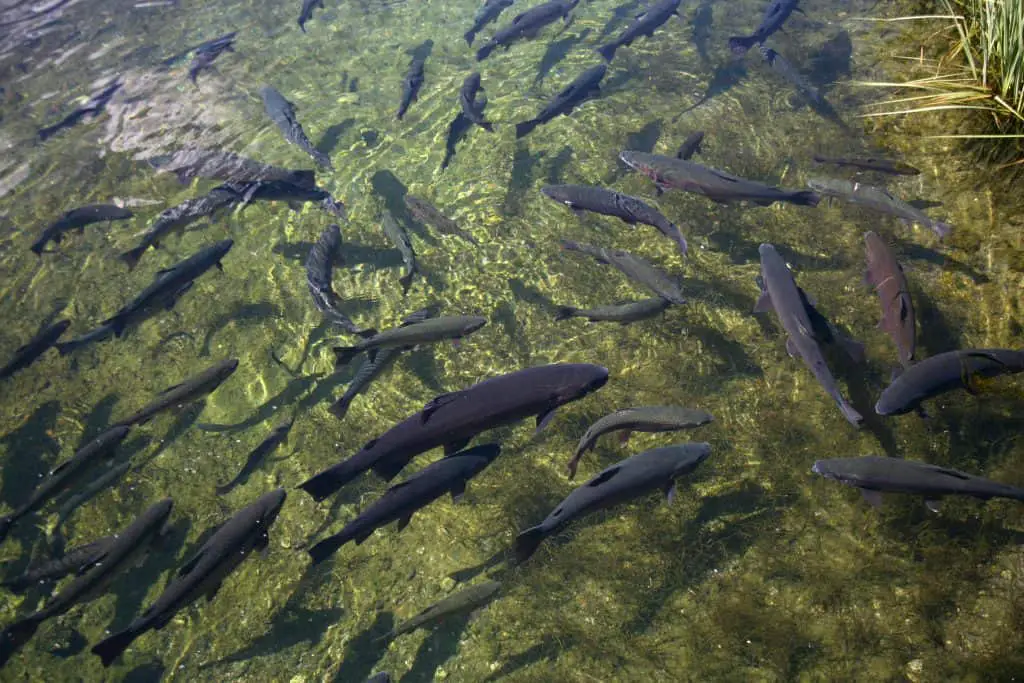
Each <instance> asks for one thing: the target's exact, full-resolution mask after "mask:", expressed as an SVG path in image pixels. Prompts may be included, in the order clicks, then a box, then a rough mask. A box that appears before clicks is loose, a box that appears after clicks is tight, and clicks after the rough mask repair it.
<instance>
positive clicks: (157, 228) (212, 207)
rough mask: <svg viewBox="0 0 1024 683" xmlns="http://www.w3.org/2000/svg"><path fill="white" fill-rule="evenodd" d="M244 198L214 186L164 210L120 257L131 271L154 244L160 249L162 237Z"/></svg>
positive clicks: (232, 191) (231, 191)
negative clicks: (204, 192) (133, 245)
mask: <svg viewBox="0 0 1024 683" xmlns="http://www.w3.org/2000/svg"><path fill="white" fill-rule="evenodd" d="M240 201H242V198H241V197H240V196H239V194H238V193H237V192H236V191H235V190H233V189H228V188H214V189H213V190H211V191H210V192H209V193H207V194H205V195H203V196H201V197H196V198H194V199H186V200H185V201H183V202H182V203H181V204H178V205H177V206H172V207H171V208H169V209H167V210H165V211H162V212H161V213H160V215H159V216H157V217H156V220H155V221H153V225H151V226H150V227H149V228H148V229H147V230H146V231H145V232H144V233H142V239H141V240H140V241H139V244H138V245H137V246H136V247H133V248H132V249H129V250H128V251H126V252H124V253H123V254H121V255H120V256H119V258H120V259H121V260H122V261H124V262H125V263H126V264H128V268H129V270H131V269H134V268H135V266H137V265H138V264H139V259H141V258H142V255H143V254H145V253H146V251H148V250H149V248H150V247H153V248H154V249H156V248H158V247H159V246H160V240H162V239H163V238H164V237H166V236H167V235H169V234H171V233H172V232H174V231H176V230H183V229H184V228H186V227H187V226H189V225H191V224H192V223H194V222H196V221H197V220H199V219H201V218H205V217H207V216H212V215H213V214H215V213H217V212H218V211H221V210H223V209H226V208H228V207H230V206H233V205H235V204H237V203H238V202H240Z"/></svg>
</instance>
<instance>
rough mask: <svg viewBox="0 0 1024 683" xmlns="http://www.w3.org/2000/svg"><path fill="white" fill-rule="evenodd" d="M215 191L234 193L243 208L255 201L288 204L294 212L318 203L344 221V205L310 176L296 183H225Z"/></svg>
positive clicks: (284, 181) (288, 181) (268, 181)
mask: <svg viewBox="0 0 1024 683" xmlns="http://www.w3.org/2000/svg"><path fill="white" fill-rule="evenodd" d="M214 189H215V190H226V191H228V192H234V193H235V194H237V195H238V196H239V198H240V199H239V201H241V203H242V206H243V208H244V207H245V206H247V205H248V204H249V203H251V202H253V201H256V200H257V199H260V200H263V201H267V202H273V201H283V202H288V206H290V207H291V208H292V209H294V210H298V209H299V208H301V207H300V205H301V204H302V203H303V202H319V203H320V208H321V209H323V210H324V211H326V212H327V213H329V214H331V215H332V216H334V217H336V218H341V219H345V218H347V214H346V211H345V205H344V204H342V203H341V202H340V201H338V200H337V199H335V198H334V197H332V196H331V193H330V192H328V191H327V190H323V189H320V188H319V187H317V186H316V184H315V181H313V180H312V175H310V176H309V177H308V178H302V179H300V180H299V181H298V182H295V181H292V180H258V181H254V182H251V183H226V184H224V185H221V186H220V187H217V188H214Z"/></svg>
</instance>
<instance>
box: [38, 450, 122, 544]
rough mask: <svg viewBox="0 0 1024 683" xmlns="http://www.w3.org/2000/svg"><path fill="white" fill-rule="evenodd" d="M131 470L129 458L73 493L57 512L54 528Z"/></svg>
mask: <svg viewBox="0 0 1024 683" xmlns="http://www.w3.org/2000/svg"><path fill="white" fill-rule="evenodd" d="M131 468H132V461H131V458H129V459H127V460H125V461H124V462H121V463H118V464H116V465H113V466H111V467H110V469H108V470H107V471H106V472H104V473H103V474H101V475H100V476H98V477H96V478H95V479H93V480H92V481H90V482H89V483H88V484H86V485H85V486H84V487H82V488H81V489H80V490H79V491H78V492H77V493H75V495H73V496H69V497H68V498H67V499H66V500H65V501H64V502H63V503H61V506H60V508H59V509H58V510H57V523H56V524H55V525H54V528H59V527H60V526H61V525H62V524H64V522H66V521H67V519H68V517H70V516H71V513H72V512H74V511H75V510H77V509H78V508H80V507H81V506H82V505H85V503H87V502H88V501H90V500H92V498H93V497H95V496H96V495H97V494H99V493H100V492H101V491H105V490H106V489H108V488H110V485H111V484H113V483H114V482H115V481H117V480H118V479H120V478H121V477H123V476H124V475H125V474H127V473H128V470H130V469H131Z"/></svg>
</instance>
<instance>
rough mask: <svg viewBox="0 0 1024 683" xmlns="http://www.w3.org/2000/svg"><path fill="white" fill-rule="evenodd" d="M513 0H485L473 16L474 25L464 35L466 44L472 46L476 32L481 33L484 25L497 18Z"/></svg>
mask: <svg viewBox="0 0 1024 683" xmlns="http://www.w3.org/2000/svg"><path fill="white" fill-rule="evenodd" d="M512 2H513V0H484V4H483V5H481V6H480V9H478V10H477V11H476V15H475V16H474V17H473V26H472V27H470V29H469V30H468V31H466V34H465V35H464V36H463V37H464V38H465V39H466V44H467V45H470V46H472V45H473V40H474V39H475V38H476V34H478V33H480V31H481V30H482V29H483V27H484V26H487V24H489V23H491V22H492V21H495V20H497V18H498V17H499V16H501V13H502V12H504V11H505V8H507V7H511V6H512Z"/></svg>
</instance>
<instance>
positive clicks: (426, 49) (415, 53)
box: [405, 38, 434, 59]
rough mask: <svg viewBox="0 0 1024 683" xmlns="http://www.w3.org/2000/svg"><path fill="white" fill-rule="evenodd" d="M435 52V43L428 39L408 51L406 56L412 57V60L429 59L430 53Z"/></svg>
mask: <svg viewBox="0 0 1024 683" xmlns="http://www.w3.org/2000/svg"><path fill="white" fill-rule="evenodd" d="M433 51H434V41H433V40H431V39H429V38H427V39H426V40H424V41H423V42H422V43H420V44H419V45H417V46H416V47H414V48H412V49H411V50H406V51H405V54H407V55H409V57H411V58H412V59H426V58H427V57H429V56H430V53H431V52H433Z"/></svg>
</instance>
